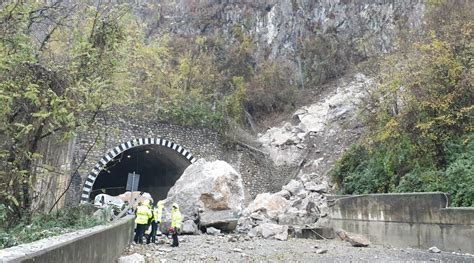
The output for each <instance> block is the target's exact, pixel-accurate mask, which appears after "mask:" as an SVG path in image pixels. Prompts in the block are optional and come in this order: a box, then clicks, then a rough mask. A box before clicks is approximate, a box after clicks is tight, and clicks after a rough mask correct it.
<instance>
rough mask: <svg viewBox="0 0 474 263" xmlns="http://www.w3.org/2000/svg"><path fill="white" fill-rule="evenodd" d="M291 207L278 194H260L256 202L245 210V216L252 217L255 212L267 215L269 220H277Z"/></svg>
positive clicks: (251, 203)
mask: <svg viewBox="0 0 474 263" xmlns="http://www.w3.org/2000/svg"><path fill="white" fill-rule="evenodd" d="M288 207H289V202H288V200H286V199H285V198H283V197H282V196H280V195H277V194H270V193H263V194H258V195H257V197H255V200H253V201H252V202H250V204H249V205H248V206H247V209H246V210H245V212H244V214H245V215H250V214H252V213H254V212H257V211H261V212H263V213H265V214H266V215H267V217H268V218H270V219H273V220H276V219H277V217H278V216H279V215H281V214H283V213H284V212H285V211H286V209H287V208H288Z"/></svg>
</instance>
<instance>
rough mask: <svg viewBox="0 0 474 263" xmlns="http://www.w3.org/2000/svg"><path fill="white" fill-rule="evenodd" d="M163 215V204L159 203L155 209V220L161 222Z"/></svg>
mask: <svg viewBox="0 0 474 263" xmlns="http://www.w3.org/2000/svg"><path fill="white" fill-rule="evenodd" d="M162 217H163V204H160V203H158V206H157V207H155V209H153V222H161V218H162Z"/></svg>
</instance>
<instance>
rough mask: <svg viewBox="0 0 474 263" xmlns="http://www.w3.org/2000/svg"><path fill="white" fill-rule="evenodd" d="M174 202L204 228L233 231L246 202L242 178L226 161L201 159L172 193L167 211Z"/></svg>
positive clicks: (169, 194)
mask: <svg viewBox="0 0 474 263" xmlns="http://www.w3.org/2000/svg"><path fill="white" fill-rule="evenodd" d="M173 202H176V203H178V204H179V206H180V209H181V213H182V214H183V216H184V217H187V218H194V219H196V218H197V219H199V220H200V224H201V226H206V227H207V226H214V227H216V228H219V229H222V230H228V231H231V230H233V229H235V226H236V224H237V220H238V218H239V217H240V215H241V213H242V206H243V202H244V190H243V185H242V178H241V175H240V174H239V173H238V172H237V171H236V170H235V169H234V168H233V167H232V166H230V165H229V164H228V163H226V162H224V161H213V162H207V161H206V160H204V159H200V160H198V161H197V162H195V163H194V164H192V165H190V166H189V167H188V168H186V170H185V171H184V173H183V175H181V177H180V178H179V179H178V181H176V183H175V185H174V186H173V187H172V188H171V189H170V190H169V192H168V196H167V198H166V199H165V205H166V207H170V206H171V204H172V203H173Z"/></svg>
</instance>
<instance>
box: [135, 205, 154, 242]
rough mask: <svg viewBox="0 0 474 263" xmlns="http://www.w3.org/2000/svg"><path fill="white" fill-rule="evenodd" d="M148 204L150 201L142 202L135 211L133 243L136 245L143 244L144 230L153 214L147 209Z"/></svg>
mask: <svg viewBox="0 0 474 263" xmlns="http://www.w3.org/2000/svg"><path fill="white" fill-rule="evenodd" d="M149 204H150V200H148V199H146V200H144V201H143V202H142V203H141V204H140V205H139V206H138V207H137V210H136V211H135V215H136V218H135V223H136V224H137V227H136V228H135V237H134V238H133V241H135V243H137V244H143V234H145V230H146V228H147V226H148V220H149V219H150V218H152V216H153V214H152V212H151V209H150V208H149V207H148V206H149Z"/></svg>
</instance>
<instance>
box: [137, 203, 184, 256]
mask: <svg viewBox="0 0 474 263" xmlns="http://www.w3.org/2000/svg"><path fill="white" fill-rule="evenodd" d="M163 208H164V202H163V201H158V203H157V204H156V205H154V206H151V205H150V200H148V199H145V200H144V201H143V202H141V203H140V204H139V205H138V207H137V209H136V210H135V215H136V218H135V223H136V224H137V227H136V229H135V237H134V241H135V243H137V244H143V236H144V235H145V231H146V230H147V229H148V228H149V227H150V225H151V233H150V234H149V235H148V236H147V240H146V243H147V244H149V243H150V241H151V242H153V243H155V241H156V232H157V229H158V227H159V226H161V225H162V217H163ZM182 220H183V219H182V216H181V212H180V211H179V206H178V204H176V203H173V205H172V207H171V227H170V228H169V229H168V232H169V233H171V236H172V238H173V244H172V245H171V246H172V247H177V246H179V241H178V232H179V230H180V228H181V223H182Z"/></svg>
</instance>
